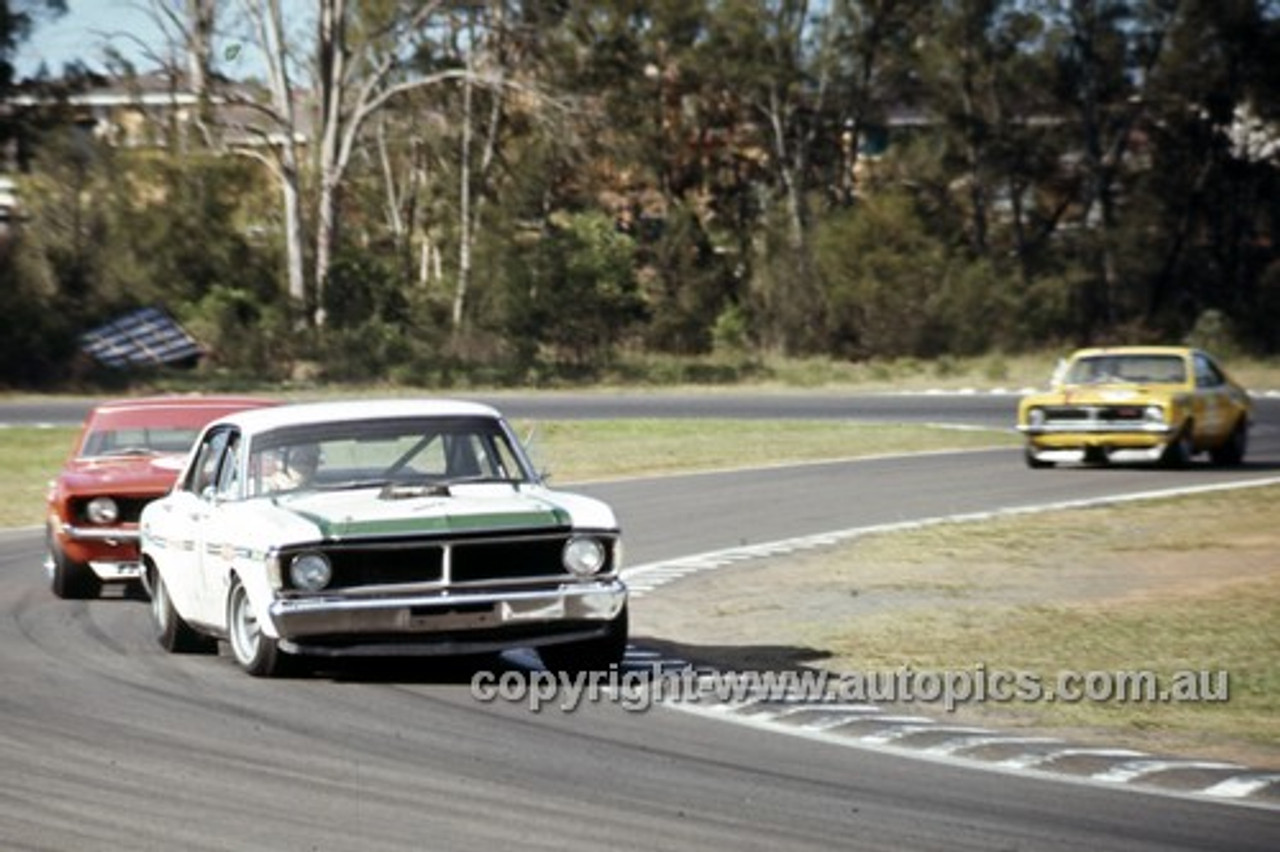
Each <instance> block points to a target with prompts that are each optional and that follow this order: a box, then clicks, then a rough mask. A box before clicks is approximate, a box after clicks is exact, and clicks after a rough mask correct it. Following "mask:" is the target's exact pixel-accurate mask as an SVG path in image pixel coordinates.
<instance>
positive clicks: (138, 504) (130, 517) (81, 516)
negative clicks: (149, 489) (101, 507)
mask: <svg viewBox="0 0 1280 852" xmlns="http://www.w3.org/2000/svg"><path fill="white" fill-rule="evenodd" d="M97 496H98V495H94V496H93V497H84V498H80V499H77V500H76V502H75V505H74V507H73V508H72V512H73V514H74V517H75V519H76V523H78V524H89V525H92V524H93V521H91V520H89V515H88V514H87V512H86V511H85V509H86V507H87V506H88V505H89V501H90V500H93V499H95V498H96V497H97ZM102 496H104V497H111V499H112V500H114V501H115V503H116V509H117V511H118V512H119V513H120V514H119V517H118V518H117V519H116V522H115V523H116V524H136V523H137V522H138V519H139V518H141V517H142V510H143V508H144V507H145V506H146V505H147V504H148V503H150V502H151V501H152V500H156V499H158V498H160V497H163V496H164V495H163V494H152V495H149V496H146V497H136V496H134V497H116V496H115V495H112V494H104V495H102Z"/></svg>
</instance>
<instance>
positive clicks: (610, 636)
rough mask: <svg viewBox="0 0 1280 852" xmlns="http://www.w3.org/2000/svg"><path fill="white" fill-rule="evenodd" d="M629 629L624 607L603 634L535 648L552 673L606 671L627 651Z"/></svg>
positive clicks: (616, 663) (619, 660) (620, 659)
mask: <svg viewBox="0 0 1280 852" xmlns="http://www.w3.org/2000/svg"><path fill="white" fill-rule="evenodd" d="M628 630H629V627H628V616H627V608H626V607H625V606H624V607H623V608H622V611H621V612H619V613H618V615H617V616H615V617H614V619H613V621H611V622H609V629H608V631H607V632H606V633H605V634H604V635H603V636H597V637H595V638H594V639H582V640H580V641H577V642H565V643H563V644H560V645H546V646H544V647H541V648H539V649H538V656H539V657H541V658H542V664H543V665H544V666H546V667H547V669H548V670H550V671H553V672H569V673H574V674H576V673H577V672H599V671H605V670H606V669H608V668H609V667H610V666H613V665H618V664H619V663H621V662H622V657H623V655H624V654H626V651H627V633H628Z"/></svg>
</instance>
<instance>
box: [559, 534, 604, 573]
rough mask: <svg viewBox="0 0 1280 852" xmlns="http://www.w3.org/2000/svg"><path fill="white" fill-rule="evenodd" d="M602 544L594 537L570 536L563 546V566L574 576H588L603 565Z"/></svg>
mask: <svg viewBox="0 0 1280 852" xmlns="http://www.w3.org/2000/svg"><path fill="white" fill-rule="evenodd" d="M604 562H605V552H604V545H603V544H601V543H600V542H599V541H598V540H597V539H594V538H571V539H569V542H568V543H567V544H566V545H565V546H564V567H565V568H568V569H569V573H570V574H573V575H574V576H575V577H590V576H591V575H592V574H596V573H599V571H600V569H601V568H603V567H604Z"/></svg>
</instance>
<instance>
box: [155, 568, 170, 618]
mask: <svg viewBox="0 0 1280 852" xmlns="http://www.w3.org/2000/svg"><path fill="white" fill-rule="evenodd" d="M151 617H152V618H154V619H155V620H156V626H157V627H159V628H160V629H161V630H162V631H163V630H164V629H166V628H167V627H168V626H169V590H168V589H166V588H165V587H164V581H163V580H161V579H160V574H159V573H157V574H156V579H155V583H154V584H153V588H152V591H151Z"/></svg>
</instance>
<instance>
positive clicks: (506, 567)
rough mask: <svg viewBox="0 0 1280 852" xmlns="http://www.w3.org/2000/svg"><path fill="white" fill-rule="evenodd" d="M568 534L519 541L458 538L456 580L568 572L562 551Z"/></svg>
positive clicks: (452, 571) (537, 575)
mask: <svg viewBox="0 0 1280 852" xmlns="http://www.w3.org/2000/svg"><path fill="white" fill-rule="evenodd" d="M566 540H567V536H556V537H555V538H547V539H532V540H530V539H526V540H520V541H483V542H458V543H456V544H454V545H453V546H452V551H453V554H452V556H453V559H452V564H451V566H450V567H451V569H452V570H451V571H450V573H451V575H452V577H453V581H454V582H455V583H468V582H474V581H479V580H500V579H502V578H504V577H546V576H550V575H555V574H563V573H565V568H564V563H563V561H562V559H561V553H562V552H563V550H564V543H565V541H566Z"/></svg>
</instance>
